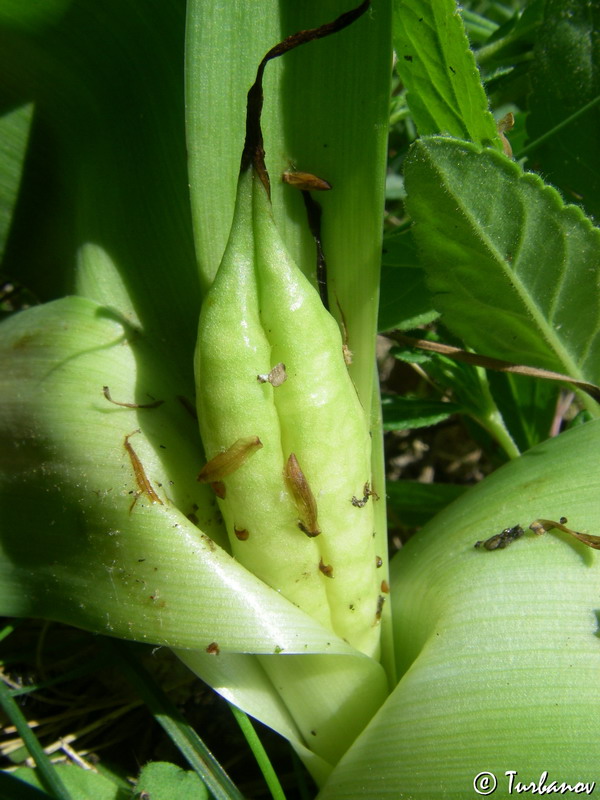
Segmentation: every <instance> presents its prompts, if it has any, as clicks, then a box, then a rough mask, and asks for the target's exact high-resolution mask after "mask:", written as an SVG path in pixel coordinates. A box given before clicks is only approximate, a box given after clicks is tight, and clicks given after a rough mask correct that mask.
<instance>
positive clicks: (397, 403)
mask: <svg viewBox="0 0 600 800" xmlns="http://www.w3.org/2000/svg"><path fill="white" fill-rule="evenodd" d="M381 404H382V409H383V429H384V430H385V431H401V430H409V429H412V428H425V427H427V426H429V425H437V424H438V422H443V421H444V420H445V419H448V417H450V416H452V414H456V413H457V412H458V411H461V410H462V408H461V406H459V405H457V404H456V403H443V402H442V401H441V400H423V399H421V398H418V397H399V396H397V395H383V397H382V398H381Z"/></svg>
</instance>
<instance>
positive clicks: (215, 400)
mask: <svg viewBox="0 0 600 800" xmlns="http://www.w3.org/2000/svg"><path fill="white" fill-rule="evenodd" d="M252 184H253V177H252V170H251V169H248V170H246V171H245V172H244V173H243V174H242V175H241V176H240V180H239V185H238V197H237V202H236V209H235V214H234V220H233V225H232V230H231V234H230V238H229V242H228V245H227V248H226V250H225V253H224V255H223V259H222V262H221V265H220V267H219V270H218V273H217V276H216V278H215V282H214V284H213V286H212V287H211V289H210V291H209V292H208V294H207V296H206V298H205V300H204V303H203V306H202V311H201V314H200V322H199V328H198V342H197V345H196V353H195V372H196V386H197V391H196V401H197V410H198V420H199V427H200V433H201V436H202V442H203V444H204V448H205V452H206V455H207V457H208V459H209V460H210V459H211V458H214V457H215V456H218V454H219V453H222V452H223V450H225V451H226V450H227V449H228V448H230V447H231V445H232V443H233V442H237V441H238V440H239V439H243V438H244V437H247V436H248V432H251V433H252V434H253V436H256V437H258V439H259V440H260V442H261V444H262V447H261V448H259V449H257V450H256V451H255V452H254V453H253V455H252V456H251V458H248V459H247V461H246V462H245V463H244V464H243V466H242V467H240V468H239V469H237V470H235V471H233V472H232V473H231V474H229V476H228V477H227V478H226V479H225V481H226V484H227V494H226V496H225V497H224V498H222V499H221V498H220V499H219V500H218V502H219V506H220V509H221V513H222V515H223V519H224V521H225V525H226V528H227V532H228V536H229V541H230V545H231V550H232V552H233V554H234V555H235V557H236V559H237V560H238V561H239V562H240V563H242V564H243V565H244V566H245V567H246V568H247V569H249V570H250V571H251V572H253V573H254V574H255V575H257V576H258V577H259V578H261V579H262V580H263V581H264V582H265V583H268V584H269V585H271V586H272V587H273V588H274V589H276V590H277V591H279V592H281V593H282V594H284V595H285V596H286V597H287V598H288V599H289V600H291V601H292V602H293V603H295V604H296V605H298V606H300V608H302V609H304V610H305V611H306V612H307V613H308V614H311V615H312V616H313V617H315V618H316V619H317V620H319V621H320V622H321V623H322V624H324V625H326V626H327V627H330V628H331V625H332V622H331V615H330V612H329V605H328V602H327V596H326V593H325V588H324V587H323V581H322V579H321V578H320V575H319V573H317V574H315V568H314V565H315V564H318V563H319V558H320V552H319V549H318V547H317V545H316V544H315V541H314V540H311V539H309V538H308V537H307V536H304V535H303V534H302V533H301V532H300V531H299V530H298V511H297V509H296V505H295V503H294V500H293V498H292V496H291V494H290V492H289V490H288V487H287V486H286V484H285V480H284V477H283V473H284V468H285V461H284V457H283V452H284V451H283V447H282V440H281V426H280V421H279V415H278V413H277V409H276V406H275V400H274V398H275V396H276V394H277V393H278V392H280V391H281V389H282V388H283V386H285V383H284V384H282V385H281V386H279V387H278V388H276V389H274V388H273V386H272V385H271V383H270V382H265V383H260V382H259V381H258V380H257V375H260V374H268V373H269V371H270V369H271V365H272V364H273V363H274V362H273V359H272V357H271V344H270V342H269V340H268V338H267V334H266V332H265V330H264V329H263V325H262V322H261V319H260V315H259V301H258V286H257V277H256V268H255V266H256V265H255V255H254V251H255V246H254V231H253V208H252V192H253V189H252ZM277 361H279V359H275V362H277ZM286 383H287V381H286ZM288 452H289V451H288ZM209 463H210V461H209ZM213 485H214V483H213ZM236 529H237V530H238V531H239V530H247V531H251V533H252V535H251V536H249V538H248V539H247V540H246V541H244V540H240V539H239V538H238V536H237V535H236ZM307 576H308V577H307Z"/></svg>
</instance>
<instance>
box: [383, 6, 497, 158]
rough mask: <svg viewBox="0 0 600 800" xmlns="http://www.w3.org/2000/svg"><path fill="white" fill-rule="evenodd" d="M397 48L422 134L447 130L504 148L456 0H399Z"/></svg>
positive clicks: (395, 34) (401, 71)
mask: <svg viewBox="0 0 600 800" xmlns="http://www.w3.org/2000/svg"><path fill="white" fill-rule="evenodd" d="M394 48H395V50H396V53H397V56H398V62H397V65H396V68H397V70H398V73H399V74H400V77H401V78H402V81H403V83H404V84H405V86H406V88H407V89H408V94H407V101H408V105H409V108H410V110H411V113H412V115H413V118H414V121H415V123H416V125H417V128H418V130H419V133H420V134H421V136H426V135H430V134H436V133H446V134H450V135H451V136H455V137H457V138H459V139H468V140H472V141H474V142H478V143H480V144H484V145H493V146H495V147H497V148H498V149H501V143H500V140H499V138H498V134H497V131H496V126H495V123H494V119H493V117H492V115H491V114H490V112H489V109H488V102H487V98H486V96H485V92H484V90H483V87H482V85H481V79H480V76H479V71H478V69H477V65H476V63H475V58H474V56H473V53H472V52H471V50H470V48H469V41H468V39H467V36H466V33H465V29H464V25H463V22H462V19H461V17H460V14H459V11H458V9H457V7H456V3H455V2H454V0H436V2H435V3H432V2H429V0H395V1H394Z"/></svg>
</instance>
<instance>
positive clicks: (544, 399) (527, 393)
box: [487, 370, 560, 452]
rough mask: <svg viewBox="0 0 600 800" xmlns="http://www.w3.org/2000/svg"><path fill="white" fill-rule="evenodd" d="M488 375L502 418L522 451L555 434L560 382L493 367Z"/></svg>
mask: <svg viewBox="0 0 600 800" xmlns="http://www.w3.org/2000/svg"><path fill="white" fill-rule="evenodd" d="M487 377H488V381H489V385H490V390H491V393H492V396H493V398H494V400H495V401H496V403H497V405H498V409H499V411H500V413H501V414H502V419H503V420H504V422H505V424H506V427H507V428H508V430H509V431H510V433H511V435H512V437H513V439H514V440H515V443H516V444H517V446H518V448H519V450H521V452H523V451H524V450H529V448H530V447H533V446H534V445H536V444H539V443H540V442H543V441H544V439H547V438H548V436H550V435H551V429H552V422H553V419H554V415H555V413H556V404H557V400H558V397H559V392H560V385H559V384H557V383H555V382H554V381H543V380H539V379H538V378H530V377H528V376H526V375H511V374H508V373H502V372H494V371H493V370H489V372H488V373H487Z"/></svg>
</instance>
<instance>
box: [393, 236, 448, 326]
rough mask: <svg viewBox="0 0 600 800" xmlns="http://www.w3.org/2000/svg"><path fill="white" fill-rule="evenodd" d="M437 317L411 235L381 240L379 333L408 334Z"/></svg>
mask: <svg viewBox="0 0 600 800" xmlns="http://www.w3.org/2000/svg"><path fill="white" fill-rule="evenodd" d="M437 316H438V312H437V311H436V310H435V309H434V308H433V301H432V298H431V294H430V292H429V290H428V289H427V286H426V285H425V273H424V271H423V268H422V266H421V264H420V261H419V256H418V254H417V249H416V245H415V242H414V238H413V236H412V233H411V232H410V231H406V232H404V233H400V234H392V235H390V236H386V237H384V240H383V256H382V259H381V291H380V296H379V319H378V329H379V330H380V331H389V330H391V329H392V328H400V330H407V329H409V328H416V327H417V326H419V325H426V324H427V323H429V322H432V321H433V320H434V319H435V318H436V317H437Z"/></svg>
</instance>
